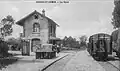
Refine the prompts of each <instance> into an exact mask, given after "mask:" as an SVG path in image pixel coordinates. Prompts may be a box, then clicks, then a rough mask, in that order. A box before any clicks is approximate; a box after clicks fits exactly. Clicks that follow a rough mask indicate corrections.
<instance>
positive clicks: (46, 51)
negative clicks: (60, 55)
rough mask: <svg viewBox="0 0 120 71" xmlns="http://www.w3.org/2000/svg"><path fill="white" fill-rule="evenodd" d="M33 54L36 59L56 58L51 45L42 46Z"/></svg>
mask: <svg viewBox="0 0 120 71" xmlns="http://www.w3.org/2000/svg"><path fill="white" fill-rule="evenodd" d="M35 53H36V59H50V58H54V57H56V51H55V50H53V45H52V44H42V45H41V46H40V48H38V49H37V50H36V52H35Z"/></svg>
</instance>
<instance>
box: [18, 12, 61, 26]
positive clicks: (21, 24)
mask: <svg viewBox="0 0 120 71" xmlns="http://www.w3.org/2000/svg"><path fill="white" fill-rule="evenodd" d="M34 14H39V15H41V16H42V17H43V15H42V14H41V13H39V12H37V11H36V10H35V11H33V12H32V13H30V14H28V15H27V16H25V17H24V18H22V19H20V20H19V21H17V22H16V24H18V25H20V26H23V25H24V23H23V22H24V21H25V20H26V19H27V18H29V17H30V16H32V15H34ZM44 17H45V18H46V19H47V20H48V23H51V24H54V25H57V26H59V25H58V24H56V23H55V22H54V21H53V20H52V19H50V18H48V17H46V16H44Z"/></svg>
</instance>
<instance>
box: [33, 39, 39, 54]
mask: <svg viewBox="0 0 120 71" xmlns="http://www.w3.org/2000/svg"><path fill="white" fill-rule="evenodd" d="M39 44H40V39H37V38H35V39H32V46H31V52H34V51H35V50H36V49H35V48H33V47H34V46H36V45H39Z"/></svg>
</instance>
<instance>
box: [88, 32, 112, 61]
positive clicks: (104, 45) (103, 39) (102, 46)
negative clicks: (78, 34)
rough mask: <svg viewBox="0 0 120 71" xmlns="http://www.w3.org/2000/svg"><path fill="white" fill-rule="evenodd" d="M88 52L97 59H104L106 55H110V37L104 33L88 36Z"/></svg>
mask: <svg viewBox="0 0 120 71" xmlns="http://www.w3.org/2000/svg"><path fill="white" fill-rule="evenodd" d="M88 52H89V53H90V55H91V56H93V57H94V58H97V59H100V60H101V59H102V60H104V59H106V58H107V57H108V54H112V47H111V36H110V35H108V34H104V33H98V34H94V35H92V36H90V38H89V43H88Z"/></svg>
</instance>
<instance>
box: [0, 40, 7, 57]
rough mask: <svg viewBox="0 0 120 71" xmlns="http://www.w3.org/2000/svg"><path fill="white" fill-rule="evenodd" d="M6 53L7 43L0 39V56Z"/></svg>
mask: <svg viewBox="0 0 120 71" xmlns="http://www.w3.org/2000/svg"><path fill="white" fill-rule="evenodd" d="M6 54H8V44H7V43H6V42H5V41H2V40H0V57H1V56H6Z"/></svg>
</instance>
